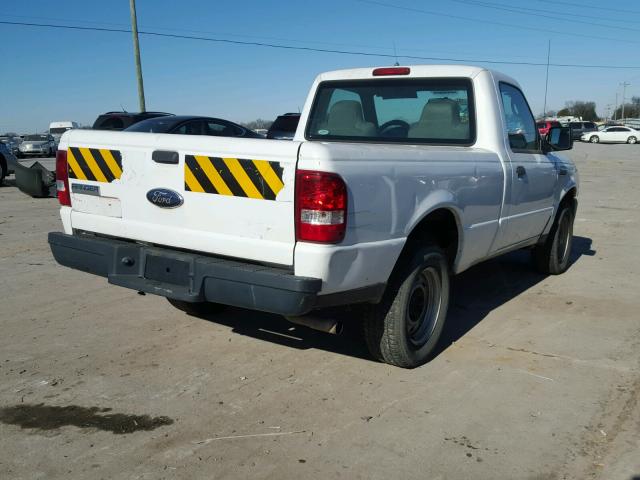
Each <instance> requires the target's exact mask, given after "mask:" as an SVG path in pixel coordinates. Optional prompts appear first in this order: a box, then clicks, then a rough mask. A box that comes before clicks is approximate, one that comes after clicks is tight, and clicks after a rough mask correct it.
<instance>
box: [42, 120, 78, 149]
mask: <svg viewBox="0 0 640 480" xmlns="http://www.w3.org/2000/svg"><path fill="white" fill-rule="evenodd" d="M79 127H80V125H78V123H77V122H71V121H62V122H51V123H50V124H49V135H51V136H53V139H54V140H55V142H56V145H58V142H59V141H60V137H61V136H62V134H63V133H64V132H66V131H67V130H71V129H72V128H79Z"/></svg>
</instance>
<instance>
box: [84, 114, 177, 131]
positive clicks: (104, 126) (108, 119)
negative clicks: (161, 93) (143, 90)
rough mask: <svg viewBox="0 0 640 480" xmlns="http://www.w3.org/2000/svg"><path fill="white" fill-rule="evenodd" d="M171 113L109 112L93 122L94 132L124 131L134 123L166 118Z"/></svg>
mask: <svg viewBox="0 0 640 480" xmlns="http://www.w3.org/2000/svg"><path fill="white" fill-rule="evenodd" d="M168 115H171V113H164V112H141V113H132V112H107V113H103V114H102V115H100V116H99V117H98V118H96V121H95V122H93V127H92V128H93V130H124V129H125V128H127V127H130V126H131V125H133V124H134V123H138V122H141V121H142V120H146V119H148V118H155V117H166V116H168Z"/></svg>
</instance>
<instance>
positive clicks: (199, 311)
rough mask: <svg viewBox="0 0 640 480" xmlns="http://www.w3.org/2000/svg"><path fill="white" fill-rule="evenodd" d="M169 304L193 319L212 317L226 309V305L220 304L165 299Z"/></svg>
mask: <svg viewBox="0 0 640 480" xmlns="http://www.w3.org/2000/svg"><path fill="white" fill-rule="evenodd" d="M167 300H168V301H169V303H170V304H171V305H173V306H174V307H176V308H177V309H178V310H181V311H183V312H185V313H187V314H188V315H193V316H195V317H202V316H207V315H212V314H214V313H220V312H222V311H223V310H225V309H226V308H227V306H226V305H222V304H221V303H212V302H195V303H193V302H185V301H183V300H176V299H175V298H167Z"/></svg>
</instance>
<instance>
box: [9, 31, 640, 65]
mask: <svg viewBox="0 0 640 480" xmlns="http://www.w3.org/2000/svg"><path fill="white" fill-rule="evenodd" d="M0 24H3V25H15V26H26V27H36V28H53V29H56V28H57V29H65V30H80V31H94V32H109V33H128V34H130V33H132V32H131V30H129V29H125V28H101V27H82V26H78V25H53V24H47V23H30V22H8V21H0ZM138 33H139V34H140V35H146V36H150V37H162V38H175V39H183V40H199V41H205V42H214V43H225V44H231V45H245V46H254V47H268V48H279V49H284V50H298V51H305V52H319V53H335V54H340V55H355V56H364V57H378V58H391V59H395V58H396V55H394V54H385V53H372V52H358V51H352V50H335V49H328V48H313V47H301V46H297V45H284V44H277V43H264V42H249V41H241V40H231V39H228V38H220V37H218V38H214V37H201V36H195V35H178V34H172V33H161V32H153V31H149V30H147V31H143V30H139V31H138ZM398 58H403V59H408V60H429V61H443V62H467V63H490V64H496V65H524V66H534V67H542V66H547V63H546V62H542V63H541V62H516V61H506V60H487V59H480V58H452V57H427V56H418V55H398ZM549 66H551V67H564V68H604V69H622V70H640V65H588V64H575V63H550V64H549Z"/></svg>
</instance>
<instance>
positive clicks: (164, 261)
mask: <svg viewBox="0 0 640 480" xmlns="http://www.w3.org/2000/svg"><path fill="white" fill-rule="evenodd" d="M190 270H191V264H190V262H186V261H183V260H178V259H176V258H170V257H163V256H158V255H149V254H148V255H147V256H146V261H145V267H144V277H145V278H146V279H147V280H155V281H157V282H162V283H170V284H172V285H180V286H183V287H188V286H189V281H190Z"/></svg>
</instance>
